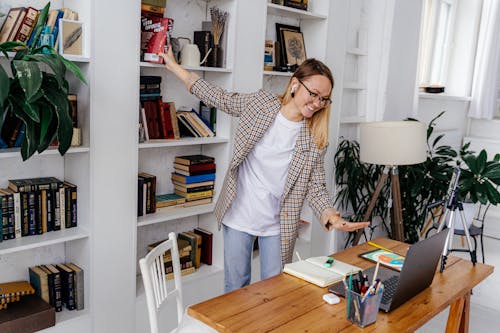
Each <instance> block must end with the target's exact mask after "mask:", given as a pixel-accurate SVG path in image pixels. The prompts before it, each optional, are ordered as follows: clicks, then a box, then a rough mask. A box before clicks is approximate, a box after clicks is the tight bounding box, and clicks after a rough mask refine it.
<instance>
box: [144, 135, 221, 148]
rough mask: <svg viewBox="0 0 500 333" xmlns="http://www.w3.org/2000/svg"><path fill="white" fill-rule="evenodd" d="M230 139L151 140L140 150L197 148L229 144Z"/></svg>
mask: <svg viewBox="0 0 500 333" xmlns="http://www.w3.org/2000/svg"><path fill="white" fill-rule="evenodd" d="M227 142H229V139H228V138H223V137H213V138H182V139H179V140H174V139H170V140H150V141H147V142H144V143H140V144H139V149H147V148H161V147H179V146H196V145H209V144H215V143H227Z"/></svg>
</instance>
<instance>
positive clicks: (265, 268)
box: [222, 225, 281, 292]
mask: <svg viewBox="0 0 500 333" xmlns="http://www.w3.org/2000/svg"><path fill="white" fill-rule="evenodd" d="M222 229H223V235H224V291H225V292H229V291H231V290H234V289H238V288H241V287H244V286H246V285H249V284H250V276H251V263H252V251H253V240H254V237H255V236H253V235H250V234H247V233H246V232H242V231H238V230H235V229H231V228H229V227H227V226H226V225H222ZM258 240H259V257H260V278H261V279H262V280H264V279H267V278H270V277H271V276H275V275H278V274H279V273H281V251H280V236H279V235H277V236H267V237H262V236H260V237H258Z"/></svg>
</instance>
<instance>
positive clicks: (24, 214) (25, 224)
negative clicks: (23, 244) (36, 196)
mask: <svg viewBox="0 0 500 333" xmlns="http://www.w3.org/2000/svg"><path fill="white" fill-rule="evenodd" d="M21 218H22V222H21V236H23V237H24V236H29V234H30V229H29V226H30V224H29V223H30V217H29V205H28V193H26V192H21Z"/></svg>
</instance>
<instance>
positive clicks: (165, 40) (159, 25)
mask: <svg viewBox="0 0 500 333" xmlns="http://www.w3.org/2000/svg"><path fill="white" fill-rule="evenodd" d="M141 20H142V27H143V29H142V33H141V44H142V46H143V47H144V61H148V62H152V63H158V64H161V63H163V58H161V57H160V56H159V55H158V53H161V52H165V46H166V45H168V44H169V41H170V38H169V37H170V34H171V33H172V27H173V24H174V20H173V19H171V18H168V17H164V18H163V17H155V16H150V17H146V16H143V17H142V18H141Z"/></svg>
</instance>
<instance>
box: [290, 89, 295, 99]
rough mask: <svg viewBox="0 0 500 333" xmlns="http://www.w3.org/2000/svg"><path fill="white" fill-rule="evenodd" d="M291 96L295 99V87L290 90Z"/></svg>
mask: <svg viewBox="0 0 500 333" xmlns="http://www.w3.org/2000/svg"><path fill="white" fill-rule="evenodd" d="M290 95H291V96H292V98H294V97H295V87H292V89H291V90H290Z"/></svg>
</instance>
